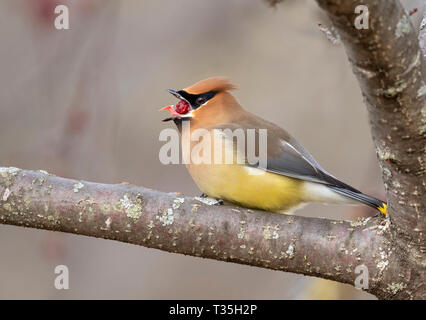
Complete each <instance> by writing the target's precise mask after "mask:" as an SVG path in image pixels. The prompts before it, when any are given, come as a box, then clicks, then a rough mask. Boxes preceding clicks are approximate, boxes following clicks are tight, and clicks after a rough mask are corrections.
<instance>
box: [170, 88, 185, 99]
mask: <svg viewBox="0 0 426 320" xmlns="http://www.w3.org/2000/svg"><path fill="white" fill-rule="evenodd" d="M167 92H168V93H170V94H172V95H174V96H175V97H176V98H178V99H179V100H180V99H183V97H182V96H181V95H180V94H179V93H178V92H177V91H176V90H173V89H167Z"/></svg>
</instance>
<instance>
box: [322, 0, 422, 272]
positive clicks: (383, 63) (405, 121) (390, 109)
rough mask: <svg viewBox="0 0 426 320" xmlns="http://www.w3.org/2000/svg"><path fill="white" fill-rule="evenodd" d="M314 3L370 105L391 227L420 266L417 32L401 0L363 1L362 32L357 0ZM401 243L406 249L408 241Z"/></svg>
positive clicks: (419, 86) (419, 137)
mask: <svg viewBox="0 0 426 320" xmlns="http://www.w3.org/2000/svg"><path fill="white" fill-rule="evenodd" d="M317 2H318V3H319V5H320V6H321V7H322V8H323V9H324V10H326V11H327V13H328V14H329V17H330V19H331V21H332V22H333V24H334V26H335V27H336V28H337V30H338V32H339V34H340V36H341V39H342V41H343V43H344V45H345V48H346V52H347V54H348V57H349V60H350V62H351V63H352V66H353V70H354V73H355V74H356V76H357V78H358V81H359V83H360V86H361V90H362V94H363V97H364V100H365V102H366V104H367V107H368V111H369V116H370V123H371V128H372V135H373V140H374V142H375V144H376V148H377V154H378V158H379V163H380V165H381V168H382V172H383V180H384V183H385V188H386V190H387V199H388V206H389V216H390V219H391V222H392V224H391V229H392V230H393V231H394V232H395V237H396V239H401V238H405V240H408V241H410V246H409V247H411V245H412V246H413V249H412V258H414V259H418V263H419V265H420V263H421V261H420V260H421V259H422V258H421V257H422V253H424V251H425V250H426V246H425V243H424V238H423V231H424V230H425V219H424V212H425V209H426V197H425V196H424V192H425V181H424V176H425V138H426V111H425V105H426V103H425V102H426V85H425V74H422V70H423V67H422V64H423V63H424V60H423V55H422V52H421V50H420V47H419V44H418V38H417V30H414V28H413V27H412V25H411V23H410V19H409V18H408V16H407V14H406V12H405V11H404V9H403V8H402V6H401V5H400V3H399V1H389V0H380V1H373V0H371V1H363V4H364V5H367V7H368V9H369V28H368V29H366V30H358V29H356V28H355V27H354V20H355V17H356V16H357V14H355V7H356V6H357V5H358V4H359V1H339V0H317ZM402 247H403V248H401V249H402V250H407V243H406V242H402ZM416 257H417V258H416Z"/></svg>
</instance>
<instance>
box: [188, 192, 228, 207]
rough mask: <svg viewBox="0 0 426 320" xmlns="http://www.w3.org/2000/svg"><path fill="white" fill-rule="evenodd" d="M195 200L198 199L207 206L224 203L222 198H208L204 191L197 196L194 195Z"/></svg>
mask: <svg viewBox="0 0 426 320" xmlns="http://www.w3.org/2000/svg"><path fill="white" fill-rule="evenodd" d="M195 200H198V201H200V202H202V203H204V204H207V205H209V206H221V205H223V204H224V202H223V200H222V199H215V198H210V197H209V196H207V195H205V194H204V193H203V194H202V195H201V196H199V197H195Z"/></svg>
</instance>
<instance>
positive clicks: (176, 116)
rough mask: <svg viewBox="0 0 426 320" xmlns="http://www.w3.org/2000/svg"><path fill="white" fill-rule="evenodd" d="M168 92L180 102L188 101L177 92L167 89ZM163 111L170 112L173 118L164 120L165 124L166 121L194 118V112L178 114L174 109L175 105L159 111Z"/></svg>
mask: <svg viewBox="0 0 426 320" xmlns="http://www.w3.org/2000/svg"><path fill="white" fill-rule="evenodd" d="M167 92H169V93H170V94H172V95H174V96H175V97H176V98H177V99H179V100H185V101H186V99H185V98H184V97H182V96H181V95H180V94H179V93H178V92H177V91H176V90H173V89H167ZM163 110H168V111H169V112H170V113H171V114H172V117H169V118H166V119H164V120H163V121H164V122H165V121H170V120H174V119H180V118H191V117H193V115H192V112H189V113H187V114H180V113H177V112H176V110H175V109H174V106H173V105H169V106H165V107H163V108H161V109H160V110H159V111H163Z"/></svg>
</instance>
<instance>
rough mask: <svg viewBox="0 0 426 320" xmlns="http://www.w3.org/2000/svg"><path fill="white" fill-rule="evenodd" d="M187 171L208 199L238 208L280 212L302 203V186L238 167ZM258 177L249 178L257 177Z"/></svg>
mask: <svg viewBox="0 0 426 320" xmlns="http://www.w3.org/2000/svg"><path fill="white" fill-rule="evenodd" d="M187 167H188V170H189V172H190V174H191V176H192V178H193V179H194V181H195V183H196V184H197V185H198V187H199V188H200V190H201V191H202V192H204V193H205V194H207V195H208V196H209V197H213V198H220V199H224V200H226V201H230V202H233V203H236V204H238V205H241V206H244V207H249V208H254V209H261V210H267V211H272V212H283V211H286V210H289V209H291V208H292V207H295V206H297V205H299V204H300V203H301V202H303V199H302V198H303V186H302V184H303V182H302V181H301V180H298V179H293V178H290V177H285V176H281V175H278V174H274V173H270V172H266V171H262V170H260V169H254V170H255V171H256V172H253V169H251V168H247V167H246V166H244V165H238V164H222V165H215V164H211V165H204V164H198V165H194V164H190V165H188V166H187ZM259 172H261V174H253V173H259Z"/></svg>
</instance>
